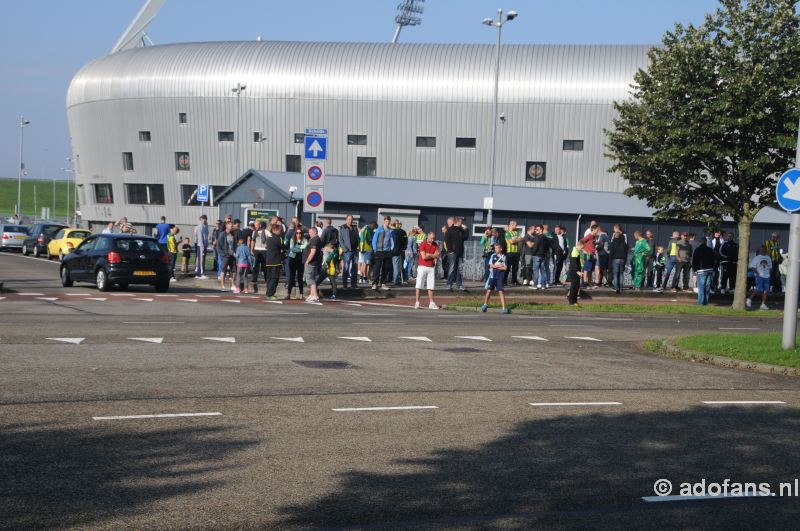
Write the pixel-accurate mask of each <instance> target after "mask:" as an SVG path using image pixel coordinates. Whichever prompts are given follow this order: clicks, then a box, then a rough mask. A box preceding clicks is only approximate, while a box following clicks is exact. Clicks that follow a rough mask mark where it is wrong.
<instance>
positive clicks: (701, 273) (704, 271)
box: [691, 238, 714, 306]
mask: <svg viewBox="0 0 800 531" xmlns="http://www.w3.org/2000/svg"><path fill="white" fill-rule="evenodd" d="M691 260H692V269H693V270H694V272H695V273H696V274H697V304H699V305H701V306H705V305H706V304H708V296H709V295H710V294H711V282H712V280H713V279H714V251H713V250H712V249H711V247H709V246H708V245H706V239H705V238H700V245H698V246H697V249H695V250H694V252H693V253H692V258H691Z"/></svg>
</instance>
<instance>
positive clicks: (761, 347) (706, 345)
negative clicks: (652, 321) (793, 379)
mask: <svg viewBox="0 0 800 531" xmlns="http://www.w3.org/2000/svg"><path fill="white" fill-rule="evenodd" d="M659 343H660V342H659ZM674 344H675V345H676V346H677V347H678V348H681V349H686V350H689V351H693V352H699V353H702V354H708V355H710V356H725V357H727V358H733V359H737V360H742V361H753V362H757V363H767V364H770V365H780V366H782V367H793V368H800V349H797V348H795V349H794V350H783V348H782V347H781V334H779V333H764V334H704V335H698V336H686V337H682V338H680V339H678V340H676V341H674ZM658 346H659V345H654V344H650V345H647V347H648V348H650V349H651V350H652V349H654V348H657V347H658Z"/></svg>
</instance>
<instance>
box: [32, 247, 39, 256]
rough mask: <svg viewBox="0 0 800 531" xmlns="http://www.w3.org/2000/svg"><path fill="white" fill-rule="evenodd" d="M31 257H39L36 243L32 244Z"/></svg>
mask: <svg viewBox="0 0 800 531" xmlns="http://www.w3.org/2000/svg"><path fill="white" fill-rule="evenodd" d="M33 257H34V258H39V246H38V245H34V246H33Z"/></svg>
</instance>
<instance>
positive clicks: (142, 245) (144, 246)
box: [114, 238, 161, 253]
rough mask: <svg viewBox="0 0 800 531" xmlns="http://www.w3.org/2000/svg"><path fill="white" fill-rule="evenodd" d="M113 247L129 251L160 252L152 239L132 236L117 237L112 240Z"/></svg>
mask: <svg viewBox="0 0 800 531" xmlns="http://www.w3.org/2000/svg"><path fill="white" fill-rule="evenodd" d="M114 249H116V250H117V251H122V252H131V253H143V252H149V253H160V252H161V248H160V247H159V246H158V243H157V242H155V241H153V240H145V239H141V240H138V239H136V240H134V239H133V238H119V239H115V240H114Z"/></svg>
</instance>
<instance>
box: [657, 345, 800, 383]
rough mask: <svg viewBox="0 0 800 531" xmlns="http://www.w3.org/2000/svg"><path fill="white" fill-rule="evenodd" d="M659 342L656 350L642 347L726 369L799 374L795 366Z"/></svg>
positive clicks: (669, 355) (781, 374) (789, 374)
mask: <svg viewBox="0 0 800 531" xmlns="http://www.w3.org/2000/svg"><path fill="white" fill-rule="evenodd" d="M659 343H660V345H659V348H658V349H657V350H651V349H649V348H647V347H643V348H644V349H645V350H646V351H647V352H650V353H654V354H661V355H664V356H667V357H670V358H675V359H682V360H688V361H691V362H699V363H705V364H707V365H715V366H717V367H725V368H727V369H738V370H745V371H751V372H759V373H762V374H777V375H780V376H800V368H796V367H783V366H781V365H770V364H769V363H759V362H757V361H746V360H738V359H735V358H728V357H726V356H717V355H714V354H705V353H702V352H697V351H694V350H685V349H682V348H680V347H678V346H677V345H675V344H674V343H672V342H670V341H668V340H666V339H662V340H659Z"/></svg>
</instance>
